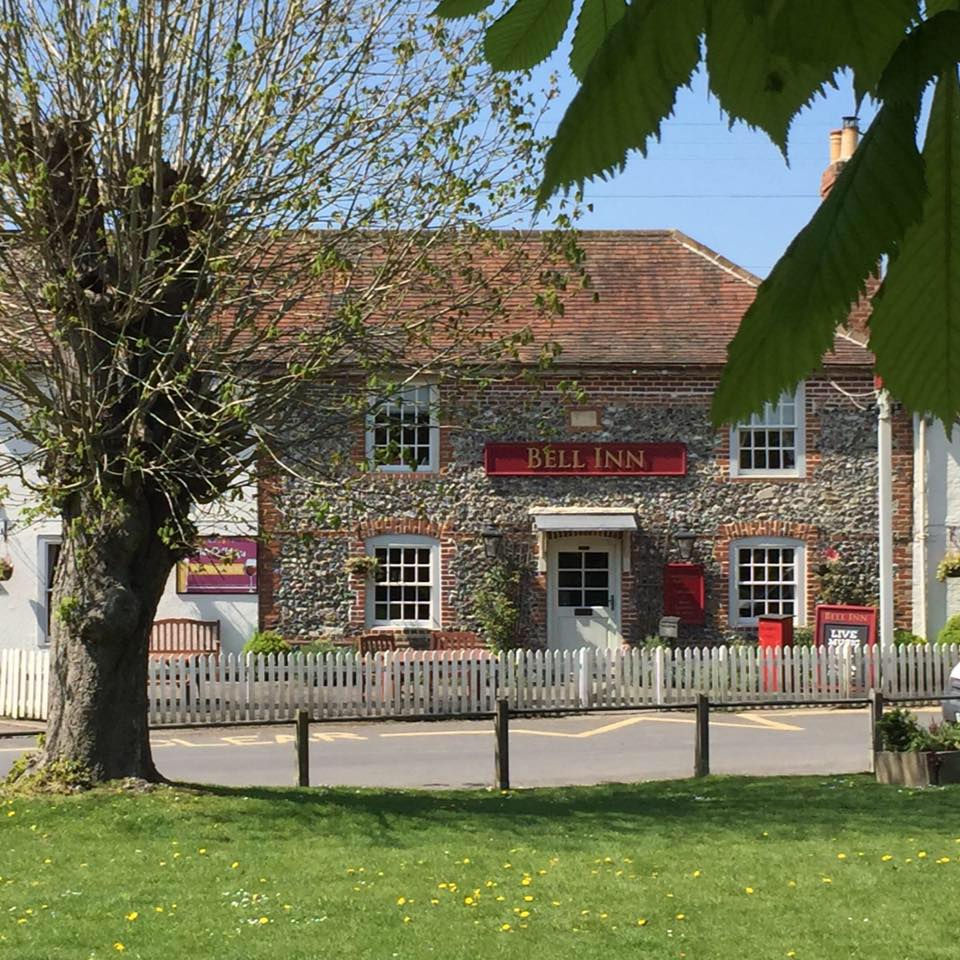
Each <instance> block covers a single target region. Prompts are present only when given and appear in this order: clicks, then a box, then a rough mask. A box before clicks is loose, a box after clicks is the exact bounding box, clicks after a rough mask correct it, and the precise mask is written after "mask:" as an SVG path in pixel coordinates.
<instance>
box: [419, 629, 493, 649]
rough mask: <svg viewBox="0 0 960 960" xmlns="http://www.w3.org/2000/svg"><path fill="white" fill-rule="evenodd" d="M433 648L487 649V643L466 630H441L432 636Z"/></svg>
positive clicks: (431, 643) (431, 645) (431, 647)
mask: <svg viewBox="0 0 960 960" xmlns="http://www.w3.org/2000/svg"><path fill="white" fill-rule="evenodd" d="M430 649H431V650H486V649H487V645H486V644H485V643H484V642H483V641H482V640H481V639H480V638H479V637H478V636H477V635H476V634H475V633H470V632H469V631H466V630H439V631H437V632H436V633H434V634H433V635H432V636H431V637H430Z"/></svg>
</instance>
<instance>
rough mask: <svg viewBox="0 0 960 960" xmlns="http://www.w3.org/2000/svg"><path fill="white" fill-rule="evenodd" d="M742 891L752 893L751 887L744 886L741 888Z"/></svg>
mask: <svg viewBox="0 0 960 960" xmlns="http://www.w3.org/2000/svg"><path fill="white" fill-rule="evenodd" d="M743 892H744V893H753V887H744V888H743Z"/></svg>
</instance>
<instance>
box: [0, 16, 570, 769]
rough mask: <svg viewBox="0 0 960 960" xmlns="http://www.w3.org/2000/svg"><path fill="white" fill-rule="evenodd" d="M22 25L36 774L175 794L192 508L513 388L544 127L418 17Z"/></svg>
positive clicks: (456, 41)
mask: <svg viewBox="0 0 960 960" xmlns="http://www.w3.org/2000/svg"><path fill="white" fill-rule="evenodd" d="M0 23H2V25H3V43H2V44H0V230H2V236H0V341H2V343H3V349H2V350H0V434H2V436H0V439H2V440H3V441H4V442H3V444H2V445H0V476H4V475H6V474H8V473H9V472H11V471H19V472H20V474H21V477H22V479H23V480H24V482H25V483H27V484H28V485H30V486H31V487H32V488H33V490H34V491H35V492H36V494H37V497H38V499H39V501H40V503H41V506H42V508H44V509H45V510H47V511H49V512H51V513H54V514H59V516H60V518H61V520H62V546H61V550H60V554H59V560H58V561H57V567H56V574H55V579H54V585H53V600H52V604H51V609H52V610H53V611H54V616H53V625H52V635H53V636H52V641H53V671H52V680H51V691H50V713H49V719H48V726H47V740H46V744H45V746H44V749H43V752H42V754H41V757H40V760H39V761H38V762H40V763H41V764H51V763H54V762H56V761H59V760H69V761H71V762H77V763H80V764H82V765H83V766H84V767H85V768H88V769H89V770H90V771H91V774H92V776H93V777H94V778H95V779H103V778H109V777H118V776H144V777H154V776H156V775H157V774H156V770H155V768H154V766H153V762H152V759H151V753H150V743H149V735H148V730H147V725H146V689H147V688H146V663H147V649H148V640H149V636H150V630H151V624H152V621H153V618H154V614H155V612H156V609H157V605H158V602H159V599H160V597H161V595H162V593H163V591H164V588H165V584H166V583H167V580H168V577H169V574H170V571H171V569H172V567H173V564H174V563H175V561H176V560H177V559H178V558H180V557H182V556H184V555H185V554H187V553H189V552H190V550H191V548H192V546H193V545H194V542H195V535H196V527H195V524H194V517H195V514H194V509H193V508H194V507H195V506H196V505H198V504H206V503H210V502H212V501H217V500H218V498H222V496H223V495H224V494H225V493H226V492H229V491H231V490H236V489H238V484H239V485H243V484H245V483H249V477H250V475H251V473H253V472H254V471H257V470H259V469H260V468H261V467H263V466H264V465H265V464H266V465H274V466H275V467H276V468H278V469H282V470H288V471H296V472H298V473H300V474H301V475H306V476H308V477H309V479H310V480H311V481H314V480H317V479H319V480H321V481H322V480H323V479H324V469H325V468H326V467H329V465H330V464H329V458H327V460H326V461H324V458H323V455H322V451H323V443H322V441H323V439H324V438H325V437H330V436H343V435H344V432H345V430H346V429H348V428H350V427H351V426H353V427H354V428H355V425H356V424H357V421H358V419H359V418H362V417H363V415H364V414H365V413H366V412H367V411H368V409H369V408H371V407H372V406H375V405H376V402H377V400H376V399H372V398H380V399H382V398H383V397H384V396H385V395H388V396H389V394H390V393H391V392H392V391H395V390H396V389H398V388H399V387H400V386H401V385H402V383H403V382H404V381H405V380H409V379H411V378H413V377H416V376H417V375H419V374H421V373H423V372H424V371H425V370H426V371H428V372H429V373H431V374H437V373H439V372H441V371H453V372H455V373H456V374H458V375H461V376H466V375H469V374H471V373H472V374H475V375H477V376H484V375H489V373H490V368H491V367H493V369H494V370H498V369H500V368H501V366H502V361H503V359H504V356H506V357H508V358H509V357H510V356H511V354H512V353H513V352H514V351H516V350H517V349H518V348H519V344H520V343H522V342H524V341H525V333H524V331H523V330H517V329H516V328H514V329H513V330H512V331H510V332H507V333H504V327H503V325H502V324H501V323H499V320H500V318H501V317H502V315H503V312H504V305H505V302H506V300H507V299H508V298H509V297H510V296H511V295H513V294H514V292H515V290H516V288H517V286H518V285H520V284H523V285H524V289H525V291H526V294H527V295H528V296H533V293H532V290H531V288H532V289H533V290H536V291H538V292H539V295H540V296H541V297H542V298H543V303H544V304H545V305H547V306H548V307H549V305H551V304H552V303H554V302H555V298H554V296H553V293H554V291H553V289H552V280H553V278H554V277H555V276H556V274H555V271H554V270H552V269H545V260H546V258H547V256H548V255H551V260H550V263H551V266H556V264H557V263H558V259H557V257H556V256H552V254H556V253H558V249H557V248H556V247H554V246H553V244H552V241H553V240H554V239H556V240H557V243H558V245H559V247H560V248H563V250H566V249H567V243H568V241H567V236H568V231H558V233H557V234H553V233H551V232H549V231H548V232H547V233H546V234H545V235H544V236H543V237H541V238H540V239H542V240H543V241H545V242H544V243H543V244H541V243H540V242H539V240H534V239H530V240H529V242H525V243H516V242H513V241H514V239H516V238H514V237H510V236H506V235H504V233H503V232H502V231H498V230H495V229H493V228H494V227H495V226H497V225H500V224H503V223H504V222H507V223H509V222H511V221H512V220H515V219H516V217H517V214H518V213H520V212H522V213H523V214H524V216H525V218H526V217H528V215H529V208H530V202H531V199H532V197H531V192H532V191H531V190H530V188H529V185H528V184H526V183H525V181H524V178H523V176H522V171H524V170H525V169H527V168H528V167H529V166H530V165H535V164H539V158H540V155H541V152H542V147H543V143H542V141H541V140H540V139H538V136H537V134H536V132H535V123H536V113H537V110H536V108H535V107H534V105H533V104H532V103H531V101H530V98H529V97H526V96H522V95H520V94H519V93H518V92H517V90H516V88H515V86H514V84H513V82H512V81H511V80H509V79H507V78H504V77H502V76H497V75H495V74H494V73H493V72H492V71H490V69H489V68H488V67H487V65H486V64H485V63H484V62H483V59H482V56H481V43H482V36H481V35H480V33H479V32H478V31H477V30H476V29H475V28H472V27H469V26H468V27H464V26H463V25H452V26H451V25H449V24H444V23H441V22H438V21H436V20H433V19H432V18H430V17H429V16H428V9H427V7H426V6H423V7H421V6H420V5H419V4H418V3H410V2H406V0H387V2H382V0H338V2H336V3H331V2H329V0H244V2H237V3H234V4H230V3H223V2H220V0H117V2H113V3H104V2H101V0H0ZM561 252H562V251H561ZM570 252H572V253H574V255H575V251H570ZM559 259H560V261H561V262H562V259H563V257H562V255H561V256H560V257H559ZM541 279H542V280H543V283H541V282H540V281H541ZM526 336H529V334H527V335H526ZM327 473H328V474H329V471H327ZM328 482H333V481H331V480H328Z"/></svg>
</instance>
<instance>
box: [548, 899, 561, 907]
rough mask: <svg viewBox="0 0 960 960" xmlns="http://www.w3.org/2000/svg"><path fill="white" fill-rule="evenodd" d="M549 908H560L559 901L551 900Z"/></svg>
mask: <svg viewBox="0 0 960 960" xmlns="http://www.w3.org/2000/svg"><path fill="white" fill-rule="evenodd" d="M550 906H552V907H559V906H560V901H559V900H551V901H550Z"/></svg>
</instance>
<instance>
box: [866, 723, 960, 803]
mask: <svg viewBox="0 0 960 960" xmlns="http://www.w3.org/2000/svg"><path fill="white" fill-rule="evenodd" d="M877 733H878V734H879V739H880V750H878V751H877V754H876V763H875V769H876V776H877V781H878V782H879V783H898V784H902V785H904V786H908V787H930V786H942V785H943V784H945V783H960V723H940V724H931V725H930V727H929V728H926V727H922V726H920V724H919V723H918V722H917V718H916V717H915V716H914V715H913V714H912V713H910V711H909V710H904V709H903V708H897V709H896V710H891V711H889V712H888V713H885V714H884V715H883V716H882V717H881V718H880V720H878V721H877Z"/></svg>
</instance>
